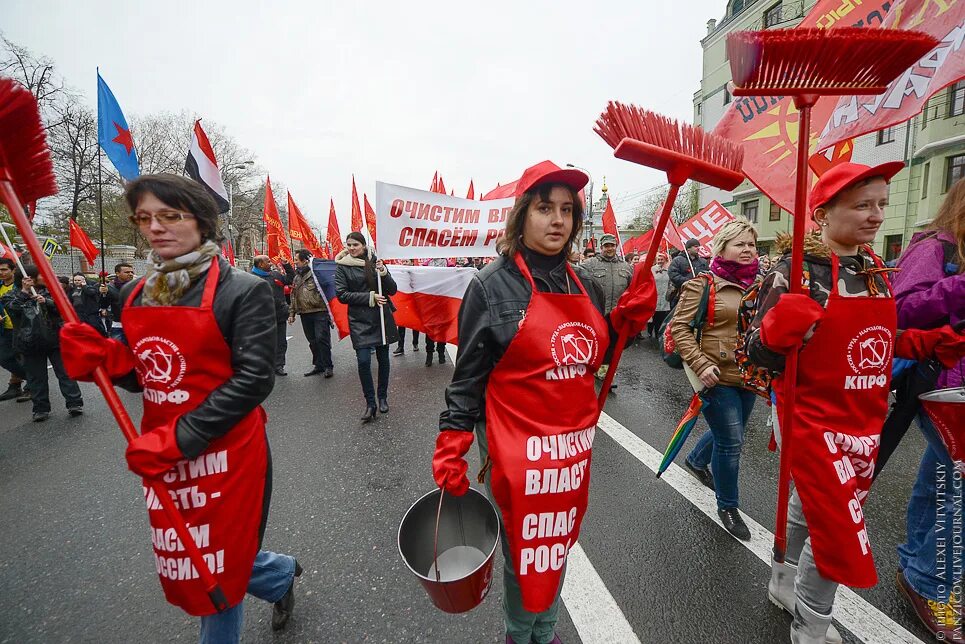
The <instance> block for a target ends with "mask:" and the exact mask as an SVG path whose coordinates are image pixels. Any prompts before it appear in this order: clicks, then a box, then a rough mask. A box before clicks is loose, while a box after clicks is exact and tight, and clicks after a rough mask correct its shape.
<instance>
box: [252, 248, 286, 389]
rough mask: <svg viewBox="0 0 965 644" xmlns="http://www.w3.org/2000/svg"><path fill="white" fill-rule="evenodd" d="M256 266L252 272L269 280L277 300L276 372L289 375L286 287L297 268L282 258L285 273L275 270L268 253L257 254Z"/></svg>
mask: <svg viewBox="0 0 965 644" xmlns="http://www.w3.org/2000/svg"><path fill="white" fill-rule="evenodd" d="M252 264H253V265H254V267H253V268H252V269H251V272H252V273H254V274H255V275H257V276H258V277H260V278H261V279H263V280H265V281H266V282H268V285H269V286H271V294H272V297H273V298H274V300H275V322H276V324H277V325H278V344H277V351H276V352H275V373H276V374H277V375H279V376H287V375H288V372H287V371H285V354H286V353H287V352H288V336H287V333H288V325H287V324H286V322H287V321H288V300H287V298H286V297H285V287H286V286H290V285H291V283H292V279H293V278H294V277H295V269H294V268H292V265H291V264H289V263H288V262H286V261H284V260H282V264H281V265H282V268H283V269H285V272H284V273H281V272H279V271H276V270H273V269H272V267H271V259H270V258H269V257H268V255H256V256H255V258H254V259H253V260H252Z"/></svg>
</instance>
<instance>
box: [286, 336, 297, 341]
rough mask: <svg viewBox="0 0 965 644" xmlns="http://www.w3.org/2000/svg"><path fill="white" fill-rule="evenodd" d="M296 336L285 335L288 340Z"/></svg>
mask: <svg viewBox="0 0 965 644" xmlns="http://www.w3.org/2000/svg"><path fill="white" fill-rule="evenodd" d="M294 337H295V336H293V335H286V336H285V339H286V340H291V339H292V338H294Z"/></svg>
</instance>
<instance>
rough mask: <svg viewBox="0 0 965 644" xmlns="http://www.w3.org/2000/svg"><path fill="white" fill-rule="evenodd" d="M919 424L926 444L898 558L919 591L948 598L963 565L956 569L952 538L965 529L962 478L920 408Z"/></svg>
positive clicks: (907, 576)
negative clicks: (959, 509) (960, 509)
mask: <svg viewBox="0 0 965 644" xmlns="http://www.w3.org/2000/svg"><path fill="white" fill-rule="evenodd" d="M918 426H919V427H920V428H921V432H922V434H924V436H925V440H926V441H927V443H928V445H927V446H926V447H925V453H924V454H923V455H922V458H921V465H920V466H919V468H918V478H917V479H916V480H915V486H914V488H912V491H911V499H910V500H909V501H908V514H907V517H906V521H907V531H908V540H907V542H905V543H903V544H901V545H900V546H898V564H899V566H901V569H902V570H903V571H904V572H905V578H906V579H907V580H908V583H909V584H910V585H911V587H912V588H913V589H915V591H916V592H917V593H918V594H919V595H922V596H923V597H925V598H927V599H933V600H936V601H940V602H947V601H948V596H949V594H950V593H951V592H952V586H953V584H954V583H955V581H957V580H958V579H960V578H961V573H962V571H961V569H960V567H959V570H955V564H954V557H953V556H952V543H953V541H954V539H956V538H960V537H961V535H962V519H961V516H956V514H955V500H956V499H959V500H960V499H961V498H962V497H961V495H962V480H961V477H959V476H956V475H955V466H954V464H953V463H952V461H951V459H950V458H949V457H948V452H947V451H946V449H945V447H944V445H943V444H942V442H941V438H939V436H938V432H937V431H936V430H935V426H934V425H933V424H932V422H931V420H930V419H929V418H928V416H927V415H925V413H924V412H923V411H922V412H919V413H918ZM959 599H961V598H959Z"/></svg>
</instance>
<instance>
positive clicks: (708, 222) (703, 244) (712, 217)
mask: <svg viewBox="0 0 965 644" xmlns="http://www.w3.org/2000/svg"><path fill="white" fill-rule="evenodd" d="M734 219H736V217H734V215H732V214H731V213H730V211H729V210H727V208H724V207H723V206H722V205H720V203H719V202H717V201H711V202H710V203H709V204H707V206H706V207H705V208H704V209H703V210H701V211H700V212H698V213H697V214H696V215H694V216H693V217H691V218H690V219H688V220H687V221H685V222H684V223H682V224H680V225H679V226H677V231H678V232H679V233H680V239H681V241H682V242H683V243H686V242H687V240H688V239H696V240H697V241H699V242H700V248H699V251H700V254H701V255H703V256H705V257H709V256H710V243H711V242H712V241H713V240H714V235H716V234H717V231H719V230H720V229H721V228H723V227H724V224H726V223H727V222H729V221H734Z"/></svg>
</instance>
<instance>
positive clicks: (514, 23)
mask: <svg viewBox="0 0 965 644" xmlns="http://www.w3.org/2000/svg"><path fill="white" fill-rule="evenodd" d="M0 5H2V9H0V15H2V19H0V29H2V30H3V32H4V33H5V35H6V36H7V37H8V38H10V39H11V40H13V41H14V42H17V43H19V44H22V45H24V46H26V47H28V48H30V49H31V50H33V51H34V52H35V53H37V54H45V55H47V56H50V57H51V58H53V59H54V61H55V62H56V64H57V65H58V67H59V70H60V72H61V73H62V74H63V75H64V76H65V77H66V79H67V82H68V83H69V84H70V85H72V86H74V87H76V88H77V89H78V90H80V91H81V92H83V93H84V95H85V96H86V98H87V100H88V102H89V104H90V105H92V106H94V105H96V75H95V67H96V66H98V65H99V66H100V69H101V74H102V75H103V76H104V79H105V80H106V81H107V83H108V84H109V85H110V86H111V89H112V90H113V91H114V94H115V95H116V96H117V99H118V101H119V102H120V104H121V107H122V108H123V109H124V111H125V113H126V114H127V116H128V118H130V116H131V114H138V113H140V114H144V113H149V112H157V111H163V110H168V111H173V112H178V111H180V110H182V109H183V110H188V111H194V112H197V113H198V114H199V115H201V116H202V117H204V118H205V119H208V120H210V121H214V122H217V123H219V124H222V125H224V126H225V128H226V129H227V132H228V133H230V134H231V135H232V136H234V137H235V139H237V141H238V142H239V143H240V144H241V145H243V146H245V147H247V148H249V149H250V150H252V151H253V152H254V153H255V155H256V157H257V161H258V163H259V164H260V165H261V166H262V167H264V168H265V169H267V170H268V172H270V173H271V176H272V177H273V178H276V179H278V180H280V181H282V182H284V183H285V184H286V185H287V186H288V188H289V189H290V190H291V191H292V195H293V196H294V198H295V200H296V201H297V202H298V204H299V206H300V207H301V209H302V211H303V212H305V214H306V215H308V217H309V219H311V220H312V221H313V222H314V223H316V224H317V225H319V226H322V227H323V226H324V224H325V221H326V219H327V216H328V200H329V197H334V199H335V206H336V209H337V211H338V215H339V220H340V224H341V229H342V231H347V230H348V220H349V215H350V210H351V205H350V200H351V175H352V173H355V177H356V181H357V182H358V188H359V192H360V197H359V198H360V199H361V192H363V191H364V192H367V193H368V194H369V200H370V202H372V203H373V204H374V203H375V182H376V181H386V182H390V183H397V184H401V185H407V186H413V187H417V188H422V189H428V187H429V183H430V182H431V180H432V175H433V172H435V171H436V170H439V171H440V172H441V173H442V175H443V177H444V178H445V181H446V187H447V188H452V189H454V190H455V191H456V195H458V196H465V194H466V188H467V186H468V184H469V180H470V178H471V179H472V180H473V182H474V184H475V187H476V190H477V196H478V194H479V191H488V190H489V189H491V188H493V187H494V186H495V185H496V183H497V182H499V183H505V182H507V181H512V180H514V179H516V178H518V177H519V175H520V174H521V173H522V170H523V169H524V168H526V167H527V166H529V165H532V164H533V163H536V162H538V161H542V160H543V159H551V160H553V161H555V162H556V163H559V164H560V165H563V164H565V163H574V164H576V165H580V166H583V167H585V168H587V169H588V170H589V171H590V172H591V173H592V175H593V178H594V179H595V181H596V188H595V190H596V192H595V196H599V194H600V193H599V190H600V186H601V183H602V179H603V176H604V175H606V179H607V184H608V187H609V189H610V194H611V197H614V198H615V199H616V200H615V201H614V205H615V207H616V209H617V213H618V218H619V219H620V220H621V222H622V221H623V220H625V219H627V218H628V217H629V216H630V212H629V209H630V208H631V207H632V205H633V201H634V200H632V199H628V198H626V196H628V195H633V194H634V193H640V192H641V191H642V190H645V189H647V188H650V187H652V186H654V185H657V184H659V183H661V182H662V181H663V177H662V175H661V174H659V173H656V172H653V171H650V170H645V169H643V168H642V167H641V166H637V165H634V164H630V163H628V162H625V161H620V160H617V159H614V158H613V156H612V151H611V149H610V148H609V146H607V145H606V143H604V142H603V140H602V139H600V138H599V137H598V136H597V135H596V134H595V133H594V132H593V130H592V127H593V123H594V121H595V120H596V118H597V116H598V115H599V113H600V112H601V111H602V110H603V108H604V107H605V105H606V102H607V101H608V100H621V101H624V102H632V103H637V104H639V105H641V106H642V107H646V108H649V109H652V110H654V111H657V112H660V113H663V114H666V115H668V116H673V117H676V118H681V119H684V120H686V121H688V122H689V121H691V120H692V118H693V94H694V92H695V91H696V90H697V89H698V88H699V83H700V75H701V54H702V51H701V47H700V38H701V37H703V36H704V35H705V34H706V23H707V20H708V19H709V18H717V19H720V18H721V16H722V15H723V13H724V10H725V5H726V2H725V0H688V1H687V2H658V1H657V0H643V1H639V0H638V1H629V0H628V1H625V2H592V3H591V2H586V1H585V0H584V1H582V2H575V1H574V2H570V1H567V2H560V1H556V2H519V1H517V2H503V1H502V0H499V1H496V0H489V1H486V2H472V3H469V2H453V1H449V2H418V1H416V2H380V1H369V2H339V3H334V2H326V1H313V0H279V1H278V2H265V1H264V0H204V1H201V0H193V1H191V2H187V1H182V0H165V1H152V2H144V1H140V0H125V1H123V2H122V1H113V0H85V1H83V2H78V1H76V0H61V1H60V2H55V1H52V0H0ZM621 197H622V198H621ZM276 198H278V199H279V200H283V199H284V195H276Z"/></svg>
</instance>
